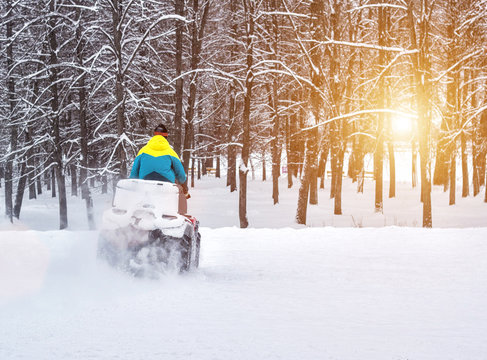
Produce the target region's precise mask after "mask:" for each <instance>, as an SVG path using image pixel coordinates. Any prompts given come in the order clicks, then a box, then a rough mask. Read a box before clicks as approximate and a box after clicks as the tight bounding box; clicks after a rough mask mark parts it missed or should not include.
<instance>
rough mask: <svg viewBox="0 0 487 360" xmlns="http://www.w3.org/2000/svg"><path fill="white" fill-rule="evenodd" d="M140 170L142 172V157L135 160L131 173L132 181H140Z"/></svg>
mask: <svg viewBox="0 0 487 360" xmlns="http://www.w3.org/2000/svg"><path fill="white" fill-rule="evenodd" d="M139 170H140V156H137V157H136V158H135V160H134V164H133V165H132V171H131V172H130V178H131V179H138V178H139Z"/></svg>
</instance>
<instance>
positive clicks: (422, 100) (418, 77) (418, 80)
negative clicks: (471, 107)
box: [407, 0, 432, 227]
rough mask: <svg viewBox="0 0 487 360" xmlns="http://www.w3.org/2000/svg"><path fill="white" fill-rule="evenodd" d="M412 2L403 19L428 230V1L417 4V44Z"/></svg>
mask: <svg viewBox="0 0 487 360" xmlns="http://www.w3.org/2000/svg"><path fill="white" fill-rule="evenodd" d="M413 5H414V2H413V1H412V0H409V1H408V9H407V12H408V14H407V16H408V22H409V31H410V38H411V45H412V48H413V49H418V51H419V52H418V53H415V54H412V55H411V60H412V62H413V69H414V79H415V87H416V102H417V108H418V128H419V154H420V168H421V193H422V201H423V227H432V214H431V168H430V165H431V163H430V157H429V151H430V145H429V142H430V121H431V119H430V116H431V103H430V97H431V91H430V86H431V84H430V77H431V74H430V64H429V56H428V55H429V44H428V35H429V26H428V23H427V21H428V20H427V16H426V13H427V12H428V10H429V7H428V0H421V13H420V15H419V18H420V19H421V23H420V36H419V44H418V43H417V40H416V28H415V22H414V16H413Z"/></svg>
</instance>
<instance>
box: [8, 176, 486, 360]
mask: <svg viewBox="0 0 487 360" xmlns="http://www.w3.org/2000/svg"><path fill="white" fill-rule="evenodd" d="M222 181H223V180H221V181H220V180H216V179H205V180H204V181H202V182H200V183H198V184H197V186H198V187H197V188H196V189H194V190H193V191H192V196H193V197H192V199H191V203H190V208H191V209H192V213H194V214H195V215H197V216H198V217H199V218H200V220H201V223H202V226H203V227H202V229H201V232H202V236H203V238H202V249H201V251H202V252H201V264H200V268H199V269H198V270H197V271H194V272H192V273H189V274H184V275H178V274H167V275H165V276H163V277H161V278H160V279H159V280H148V279H134V278H132V277H130V276H128V275H126V274H123V273H119V272H117V271H115V270H113V269H111V268H109V267H108V266H107V265H105V264H104V263H100V262H98V261H97V260H96V256H95V253H96V240H97V236H98V232H97V231H86V230H85V229H86V221H85V212H84V210H83V203H82V202H81V201H79V200H77V199H76V198H70V201H69V206H70V207H69V209H70V210H69V211H70V214H69V216H70V219H69V220H70V228H69V230H68V231H57V230H55V229H56V228H57V226H58V225H57V224H58V223H57V221H58V220H57V208H56V204H55V200H54V201H53V200H52V199H50V198H49V196H48V194H44V196H43V197H42V198H41V199H39V200H36V201H26V203H25V206H24V208H23V210H22V215H21V220H22V222H21V223H17V224H16V225H15V226H11V225H8V224H7V223H5V222H3V224H2V225H1V226H0V227H2V228H3V231H0V359H2V360H3V359H198V360H199V359H201V360H206V359H361V360H362V359H371V360H376V359H387V360H390V359H398V360H406V359H409V360H412V359H421V360H422V359H442V360H443V359H465V360H471V359H472V360H473V359H486V358H487V343H486V342H485V334H486V333H487V307H486V306H485V303H486V302H487V281H486V280H487V240H486V239H487V228H486V227H482V226H487V204H485V203H483V202H482V198H481V197H477V198H467V199H461V198H460V197H459V198H458V205H456V206H454V207H449V206H448V205H447V201H448V199H447V195H446V194H444V193H443V192H442V191H441V189H435V192H434V194H433V204H434V208H433V217H434V226H435V227H450V228H448V229H446V228H436V229H421V228H412V227H394V226H392V227H391V226H388V227H381V228H377V227H376V228H360V227H362V226H383V225H384V224H386V225H394V224H396V225H400V226H403V225H404V226H405V225H407V226H420V224H421V221H420V219H421V212H420V206H419V205H418V204H416V202H417V196H419V194H418V193H417V192H412V191H410V190H409V189H408V187H407V185H406V184H402V185H401V186H400V188H399V192H398V198H397V199H392V200H389V199H387V200H386V201H385V206H384V215H382V214H380V215H378V214H374V212H373V184H372V183H369V184H367V185H366V193H365V194H364V195H357V194H355V193H353V192H352V191H346V195H345V196H344V204H343V210H344V213H345V215H343V216H341V217H338V216H332V215H330V214H331V208H332V206H333V205H332V204H333V202H332V201H330V200H329V199H327V198H328V189H325V191H321V192H320V205H318V206H313V207H311V208H310V211H309V217H308V219H309V222H308V223H309V226H314V227H313V228H310V227H303V226H299V227H298V226H296V225H295V224H294V222H293V218H294V213H295V206H296V196H297V194H296V191H297V189H292V190H288V189H287V188H286V187H285V180H284V179H283V182H282V185H283V186H281V202H280V204H279V205H277V206H273V205H272V199H271V198H270V196H271V195H270V182H266V183H262V182H260V181H255V182H253V181H252V182H251V183H250V192H249V220H250V223H251V226H253V227H254V228H251V229H245V230H241V229H238V228H236V227H232V226H234V225H237V224H238V210H237V209H238V208H237V203H236V196H237V194H235V193H234V194H229V193H228V190H227V189H225V188H224V187H221V186H222ZM352 186H354V185H352V184H349V183H346V189H347V187H348V189H351V187H352ZM367 187H368V188H367ZM386 189H387V186H386ZM0 200H2V202H3V199H0ZM109 203H110V197H109V196H101V195H97V196H96V213H97V217H99V216H100V215H101V211H102V210H103V208H105V207H107V206H109ZM0 210H1V209H0ZM2 212H3V210H2ZM352 217H353V219H352ZM323 225H335V226H342V227H322V226H323ZM343 226H353V228H350V227H349V228H345V227H343ZM264 227H267V228H264ZM292 227H295V228H292ZM460 227H462V228H460Z"/></svg>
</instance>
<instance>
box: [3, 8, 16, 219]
mask: <svg viewBox="0 0 487 360" xmlns="http://www.w3.org/2000/svg"><path fill="white" fill-rule="evenodd" d="M6 14H7V16H8V18H7V21H6V22H5V23H6V26H7V39H8V42H7V77H6V82H7V89H8V90H7V91H8V103H9V109H8V111H9V114H8V116H9V118H8V123H7V124H8V126H9V127H10V153H9V154H8V156H7V161H6V164H5V215H6V216H7V218H8V219H9V220H10V221H11V222H12V221H13V200H12V197H13V162H14V159H15V155H14V152H15V150H16V149H17V126H16V125H15V124H14V117H15V115H14V112H15V103H16V101H15V81H14V78H13V74H12V71H13V65H14V63H13V43H14V41H13V17H14V16H13V14H12V1H11V0H7V2H6Z"/></svg>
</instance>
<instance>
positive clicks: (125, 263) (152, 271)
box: [97, 226, 184, 279]
mask: <svg viewBox="0 0 487 360" xmlns="http://www.w3.org/2000/svg"><path fill="white" fill-rule="evenodd" d="M97 252H98V257H99V258H100V259H102V260H105V261H106V262H107V263H108V264H110V265H111V266H113V267H115V268H117V269H119V270H122V271H125V272H127V273H129V274H130V275H133V276H135V277H146V278H151V279H158V278H160V276H161V275H165V274H175V273H179V271H180V269H181V268H182V267H183V265H184V263H183V258H184V257H183V254H184V248H183V247H182V246H181V245H180V243H179V242H178V241H176V240H174V239H173V238H171V237H168V236H165V235H164V234H163V233H162V232H160V231H158V230H155V231H146V230H141V229H138V228H135V227H132V226H127V227H124V228H121V229H117V230H104V231H101V232H100V236H99V239H98V250H97Z"/></svg>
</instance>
